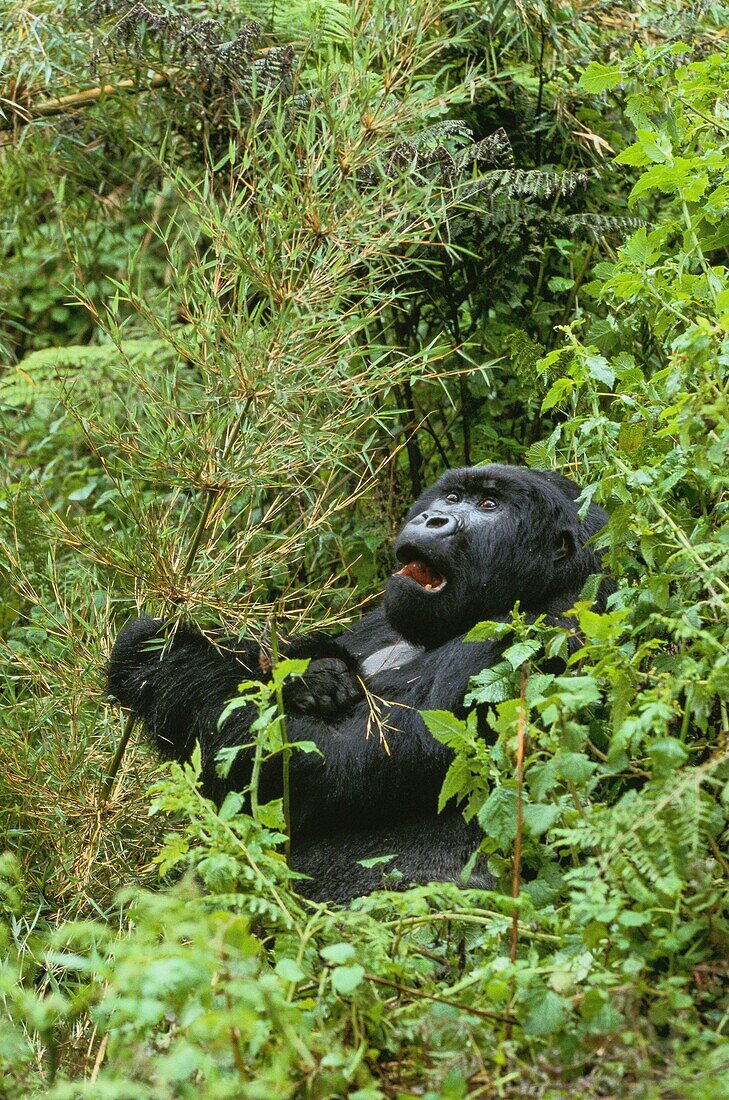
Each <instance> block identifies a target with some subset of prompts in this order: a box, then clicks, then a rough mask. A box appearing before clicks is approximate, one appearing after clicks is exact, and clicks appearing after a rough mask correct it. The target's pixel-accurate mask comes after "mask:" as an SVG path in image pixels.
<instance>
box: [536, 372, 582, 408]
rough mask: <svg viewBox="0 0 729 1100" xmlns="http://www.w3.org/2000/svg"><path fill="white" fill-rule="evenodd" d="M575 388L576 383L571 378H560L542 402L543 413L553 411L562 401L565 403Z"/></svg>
mask: <svg viewBox="0 0 729 1100" xmlns="http://www.w3.org/2000/svg"><path fill="white" fill-rule="evenodd" d="M574 388H575V383H574V381H573V380H572V379H571V378H558V379H557V381H556V382H555V383H553V385H552V386H550V388H549V390H548V391H547V395H546V397H545V398H544V400H543V401H542V412H547V411H548V410H549V409H553V408H554V406H555V405H559V403H560V402H561V401H564V400H565V399H566V398H567V397H569V395H570V394H571V393H572V391H573V389H574Z"/></svg>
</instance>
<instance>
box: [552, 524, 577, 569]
mask: <svg viewBox="0 0 729 1100" xmlns="http://www.w3.org/2000/svg"><path fill="white" fill-rule="evenodd" d="M576 549H577V543H576V541H575V536H574V533H573V532H572V531H570V529H569V527H564V528H562V530H561V531H560V532H559V534H558V536H557V541H556V545H555V550H554V564H555V565H561V564H562V562H563V561H567V558H571V557H572V555H573V554H574V552H575V550H576Z"/></svg>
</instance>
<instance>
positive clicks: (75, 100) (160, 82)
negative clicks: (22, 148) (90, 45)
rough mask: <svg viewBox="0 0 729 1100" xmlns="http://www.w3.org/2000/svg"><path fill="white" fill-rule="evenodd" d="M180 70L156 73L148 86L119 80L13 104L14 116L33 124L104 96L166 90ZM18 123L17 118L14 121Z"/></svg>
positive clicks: (84, 105) (86, 105)
mask: <svg viewBox="0 0 729 1100" xmlns="http://www.w3.org/2000/svg"><path fill="white" fill-rule="evenodd" d="M178 71H179V70H177V69H175V70H170V72H168V73H155V74H154V76H153V77H152V78H151V80H149V81H148V83H146V84H139V83H138V82H137V81H136V80H132V79H127V80H119V81H118V82H117V83H116V84H102V85H100V86H99V87H98V88H87V89H86V90H85V91H83V92H72V93H71V94H70V95H64V96H53V97H52V98H50V99H42V100H40V102H39V103H34V104H31V106H29V107H22V106H21V105H20V104H19V103H13V104H12V110H13V112H14V114H16V115H17V116H20V120H21V121H22V122H24V123H28V122H32V121H33V119H34V118H42V117H44V116H46V115H61V114H63V113H64V112H65V111H73V110H74V109H76V108H77V107H79V108H81V107H90V106H92V105H93V104H94V103H96V102H97V101H98V100H99V99H101V97H102V96H106V95H119V94H120V93H123V92H131V93H135V92H148V91H151V90H152V89H153V88H164V87H166V86H167V85H168V84H171V83H172V78H173V76H174V75H175V74H176V73H177V72H178ZM6 102H7V101H6ZM14 121H17V118H16V119H15V120H14ZM0 129H3V130H10V129H12V127H11V126H3V127H0Z"/></svg>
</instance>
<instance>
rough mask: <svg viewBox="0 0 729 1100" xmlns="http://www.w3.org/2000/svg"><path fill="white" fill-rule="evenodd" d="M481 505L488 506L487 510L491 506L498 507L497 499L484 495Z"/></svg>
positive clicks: (482, 506)
mask: <svg viewBox="0 0 729 1100" xmlns="http://www.w3.org/2000/svg"><path fill="white" fill-rule="evenodd" d="M479 507H481V508H486V510H487V511H489V510H490V509H491V508H495V507H496V501H495V500H494V498H493V497H484V498H483V500H482V501H481V504H480V505H479Z"/></svg>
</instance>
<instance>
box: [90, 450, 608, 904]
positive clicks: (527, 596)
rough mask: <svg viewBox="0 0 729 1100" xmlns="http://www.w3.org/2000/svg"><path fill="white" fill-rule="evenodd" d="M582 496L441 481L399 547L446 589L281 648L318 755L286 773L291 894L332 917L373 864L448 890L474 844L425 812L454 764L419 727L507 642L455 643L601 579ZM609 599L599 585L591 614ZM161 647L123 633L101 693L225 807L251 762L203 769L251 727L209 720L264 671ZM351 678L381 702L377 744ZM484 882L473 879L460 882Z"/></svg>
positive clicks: (545, 485)
mask: <svg viewBox="0 0 729 1100" xmlns="http://www.w3.org/2000/svg"><path fill="white" fill-rule="evenodd" d="M578 495H579V489H578V487H577V486H576V485H574V484H573V482H571V481H569V480H567V479H566V478H563V477H561V476H560V475H559V474H554V473H551V472H546V471H537V470H527V469H522V468H518V467H514V466H498V465H493V466H485V467H475V468H468V469H461V470H451V471H449V472H448V473H446V474H445V475H444V476H443V477H442V478H441V479H440V480H439V481H438V482H437V484H436V485H434V486H433V488H431V489H429V490H428V491H427V492H426V493H424V495H423V496H422V497H421V498H420V500H419V501H418V502H417V503H416V504H415V505H414V506H413V508H412V509H411V510H410V512H409V513H408V516H407V518H406V521H405V526H404V527H403V529H402V531H401V533H400V535H399V536H398V538H397V541H396V543H395V550H396V555H397V557H398V560H399V561H400V562H401V563H405V564H407V562H412V561H414V560H416V559H417V560H419V561H421V562H425V563H427V565H428V566H429V567H431V568H432V569H433V570H435V571H437V573H438V574H441V575H442V576H443V577H444V578H445V580H446V584H445V586H444V587H443V588H442V590H440V591H436V590H430V591H428V590H427V589H425V588H424V587H422V586H421V584H420V583H418V580H417V579H413V577H411V576H406V575H402V574H400V573H396V574H395V575H394V576H393V577H391V578H390V580H389V581H388V584H387V589H386V594H385V601H384V606H383V607H382V608H380V609H378V610H376V611H374V612H372V613H371V614H369V615H366V616H365V617H364V618H363V619H361V620H360V622H358V623H357V624H356V625H355V626H353V627H352V628H351V629H350V630H348V631H347V632H346V633H345V634H343V635H341V636H340V637H339V638H337V639H331V638H327V637H326V636H324V635H310V636H307V637H303V638H300V639H295V640H294V641H293V642H292V643H291V644H290V645H289V646H287V647H286V648H285V652H286V655H287V656H305V657H309V658H311V663H310V665H309V668H308V671H307V674H306V676H305V678H304V679H303V680H302V681H300V682H292V683H291V684H289V685H288V686H287V688H286V694H285V708H286V712H287V723H288V733H289V737H290V739H291V740H295V741H300V740H309V741H314V742H315V743H316V744H317V746H318V747H319V748H320V750H321V752H322V754H323V755H322V756H318V755H316V754H314V753H295V754H294V756H293V757H292V760H291V799H292V803H291V811H292V812H291V818H292V838H291V840H292V857H291V858H292V864H293V865H294V866H295V867H296V868H297V869H298V870H302V871H304V872H305V873H307V874H308V875H310V876H311V879H310V881H309V882H307V883H306V884H305V885H304V886H303V887H302V892H304V893H306V894H307V895H308V896H309V897H312V898H315V899H329V900H333V901H341V902H343V901H347V900H349V899H350V898H352V897H354V896H357V895H359V894H362V893H366V892H368V891H370V890H372V889H374V888H376V887H377V886H378V885H379V884H380V882H381V879H382V871H381V869H379V868H374V869H365V868H362V867H361V866H359V864H358V862H357V861H358V860H361V859H367V858H371V857H374V856H389V855H393V856H394V857H395V858H394V859H393V860H392V862H391V864H390V865H388V867H387V868H386V870H395V869H397V870H399V871H401V872H402V876H403V877H402V880H401V881H402V883H403V884H405V885H407V884H408V883H410V882H428V881H433V880H448V879H452V880H456V881H457V880H458V878H459V873H460V871H461V869H462V867H463V866H464V864H465V862H466V861H467V859H468V857H469V855H470V854H471V853H472V852H473V850H474V849H475V846H476V845H477V843H478V830H477V829H475V828H474V826H472V825H471V826H469V825H466V824H465V823H464V821H463V819H462V817H461V815H460V814H459V813H458V811H457V809H447V810H446V811H445V812H444V813H443V814H441V815H438V814H437V812H436V807H437V801H438V793H439V790H440V787H441V784H442V782H443V778H444V776H445V773H446V770H447V768H448V764H449V762H450V755H449V751H448V750H447V749H446V748H444V747H443V746H442V745H440V744H439V743H438V742H436V741H435V740H434V739H433V738H432V737H431V736H430V735H429V733H428V732H427V730H426V728H425V725H424V724H423V721H422V719H421V717H420V716H419V714H418V712H419V711H421V710H425V709H430V708H434V709H441V710H443V709H445V710H453V711H456V712H458V711H459V710H461V709H462V702H463V697H464V694H465V692H466V689H467V686H468V681H469V679H470V677H471V676H473V675H474V674H475V673H476V672H479V671H480V670H481V669H483V668H485V667H487V666H489V665H492V664H494V663H495V662H496V661H497V660H498V659H499V657H500V653H501V651H502V649H503V643H501V644H499V643H464V642H463V634H464V633H465V632H466V631H468V630H469V629H470V628H471V627H472V626H473V625H474V624H475V623H477V622H479V621H480V620H482V619H488V618H500V617H504V616H505V615H507V614H508V612H509V611H510V609H511V608H512V607H513V606H514V603H515V602H516V601H517V600H518V601H519V602H520V605H521V608H522V610H525V611H527V612H530V613H533V614H536V613H540V612H545V613H547V614H548V615H549V616H550V617H551V618H554V619H558V618H559V616H560V614H561V613H563V612H564V611H565V610H566V609H567V608H569V607H570V606H571V605H572V604H573V603H574V601H575V599H576V598H577V596H578V595H579V592H580V589H581V588H582V585H583V584H584V582H585V580H586V578H587V577H588V576H590V574H592V573H599V572H600V571H601V566H600V556H599V553H598V552H597V551H596V550H595V549H594V548H593V546H592V545H591V543H590V539H591V537H592V536H593V535H594V534H596V533H597V532H598V531H599V530H600V529H601V528H602V527H603V526H604V524H605V522H606V519H607V517H606V516H605V513H604V512H603V511H602V510H601V509H600V508H598V507H597V506H595V505H592V506H591V507H590V509H589V510H588V513H587V516H586V519H585V520H584V521H580V519H579V516H578V510H577V507H576V505H575V500H576V498H577V496H578ZM435 579H436V580H437V578H435ZM608 591H609V582H608V581H604V582H603V585H602V588H601V593H600V597H599V599H598V604H602V603H604V598H605V595H606V593H607V592H608ZM165 634H166V631H165V627H164V624H162V623H161V622H160V620H155V619H150V618H142V619H138V620H136V621H135V622H133V623H131V624H130V625H129V626H127V627H126V628H125V630H123V631H122V633H121V634H120V636H119V638H118V639H117V641H116V644H115V646H114V649H113V652H112V655H111V660H110V663H109V681H108V690H109V693H110V694H111V695H113V696H114V697H115V698H116V699H118V700H119V702H120V703H122V705H124V706H126V707H129V708H130V709H131V710H133V711H134V713H135V714H137V715H138V716H139V717H140V718H141V719H142V720H143V722H144V724H145V726H146V727H147V729H148V730H149V731H150V732H151V734H152V736H153V738H154V740H155V742H156V744H157V746H158V748H159V749H160V751H161V752H162V753H163V754H164V755H165V756H167V757H170V758H174V759H177V760H185V759H188V758H189V756H190V753H191V751H192V748H193V746H194V744H195V742H196V741H197V740H199V741H200V744H201V748H202V761H203V788H204V791H205V793H206V794H207V795H209V796H210V797H212V798H215V799H216V800H221V799H222V798H223V796H224V794H225V792H226V791H227V790H229V789H240V788H242V787H243V786H245V784H246V783H247V782H248V780H249V768H250V763H249V762H250V758H251V754H250V753H246V752H242V753H239V754H238V756H237V758H236V763H235V764H234V766H233V768H232V770H231V772H230V775H229V776H228V778H227V779H226V780H225V781H223V780H221V779H220V777H219V776H218V775H217V773H216V769H215V757H216V754H217V752H218V751H219V750H220V749H221V748H222V747H224V746H233V745H238V744H244V743H246V742H247V741H248V740H249V732H248V731H249V728H250V723H251V720H252V718H253V712H252V709H251V708H250V707H244V708H242V709H240V710H238V711H236V712H235V713H234V714H233V715H231V717H230V718H229V719H228V720H227V721H226V722H225V723H224V725H223V726H222V727H221V728H220V729H219V728H218V719H219V716H220V714H221V711H222V709H223V707H224V705H225V703H226V702H227V701H228V700H229V699H232V698H234V697H235V695H236V694H237V687H238V684H239V683H240V682H241V680H244V679H259V680H260V679H265V678H266V675H267V673H266V669H265V662H263V661H262V658H261V654H260V651H259V648H258V646H257V645H256V644H255V643H253V642H250V641H242V642H233V643H225V642H223V643H221V644H220V645H219V646H214V645H212V644H211V643H210V642H209V641H207V640H206V639H205V638H203V637H202V635H200V634H199V633H198V632H197V631H195V630H193V629H190V628H187V627H182V628H179V629H178V630H177V631H176V632H175V633H174V635H173V636H172V638H171V639H167V640H166V641H165V640H164V638H165ZM403 639H405V640H406V641H405V642H403ZM362 680H363V681H364V683H365V684H366V686H367V688H368V689H369V691H370V692H371V695H372V696H374V697H376V698H377V699H379V700H384V703H381V704H380V714H379V723H380V725H379V728H378V724H377V722H376V721H373V716H372V710H371V705H372V704H371V698H370V699H368V698H367V697H366V696H365V694H364V692H363V689H362V683H361V681H362ZM385 741H386V746H385V743H384V742H385ZM280 792H281V774H280V761H272V762H271V763H270V764H268V765H267V766H266V767H265V768H264V771H263V776H262V789H261V791H260V798H261V800H262V801H265V800H266V799H269V798H274V797H277V796H279V795H280ZM489 882H490V880H489V877H488V874H487V873H486V872H485V870H483V869H481V870H479V869H478V868H477V872H476V874H475V875H474V876H472V878H471V883H472V884H473V885H478V884H481V885H488V884H489Z"/></svg>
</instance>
